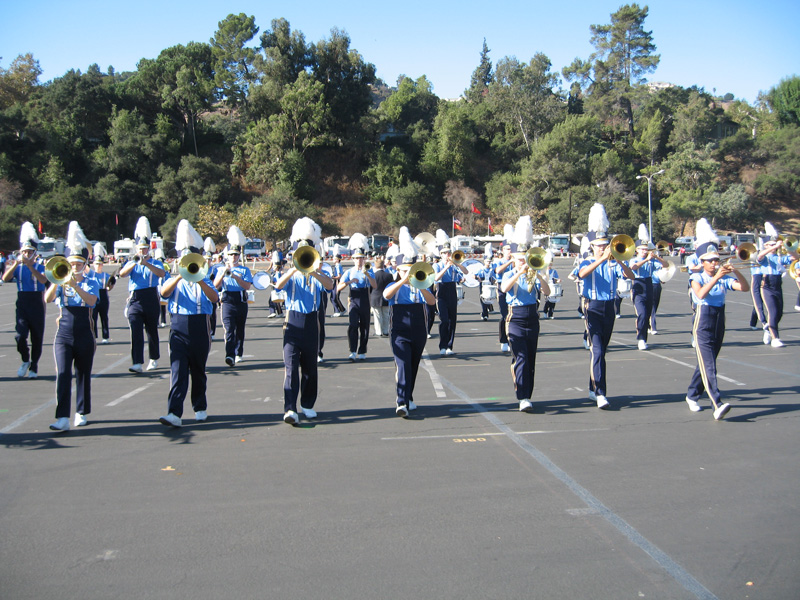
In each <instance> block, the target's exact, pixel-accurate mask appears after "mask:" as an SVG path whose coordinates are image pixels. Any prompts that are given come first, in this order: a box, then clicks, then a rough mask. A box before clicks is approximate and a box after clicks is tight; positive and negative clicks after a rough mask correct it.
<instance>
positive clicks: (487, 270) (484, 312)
mask: <svg viewBox="0 0 800 600" xmlns="http://www.w3.org/2000/svg"><path fill="white" fill-rule="evenodd" d="M475 278H476V279H477V280H478V281H480V282H481V287H482V285H483V283H487V284H489V285H492V286H494V285H496V284H497V276H496V275H495V272H494V264H493V263H492V257H491V256H487V257H486V258H484V259H483V268H482V269H481V270H480V271H478V272H477V274H476V275H475ZM481 291H483V290H482V289H481ZM478 300H479V301H480V303H481V319H483V320H484V321H488V320H489V312H490V311H492V310H494V307H493V306H492V305H491V304H489V303H488V302H484V301H483V294H482V293H481V294H479V295H478Z"/></svg>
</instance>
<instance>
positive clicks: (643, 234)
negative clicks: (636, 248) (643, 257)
mask: <svg viewBox="0 0 800 600" xmlns="http://www.w3.org/2000/svg"><path fill="white" fill-rule="evenodd" d="M636 235H637V236H638V238H637V239H639V240H641V241H642V242H644V243H645V244H649V243H650V234H649V233H647V225H645V224H644V223H640V224H639V233H637V234H636Z"/></svg>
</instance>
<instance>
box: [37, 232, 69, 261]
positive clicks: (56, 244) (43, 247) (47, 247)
mask: <svg viewBox="0 0 800 600" xmlns="http://www.w3.org/2000/svg"><path fill="white" fill-rule="evenodd" d="M65 244H66V240H64V239H62V238H51V237H48V236H45V237H43V238H42V239H41V240H39V247H38V248H37V250H36V252H37V253H38V254H39V256H41V257H42V258H51V257H53V256H56V255H57V254H61V255H63V254H64V247H65Z"/></svg>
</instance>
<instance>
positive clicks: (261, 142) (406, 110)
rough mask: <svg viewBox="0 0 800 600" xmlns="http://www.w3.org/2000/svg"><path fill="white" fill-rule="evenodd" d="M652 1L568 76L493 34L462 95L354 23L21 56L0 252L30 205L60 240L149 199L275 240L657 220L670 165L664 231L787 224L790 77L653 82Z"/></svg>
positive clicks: (106, 225)
mask: <svg viewBox="0 0 800 600" xmlns="http://www.w3.org/2000/svg"><path fill="white" fill-rule="evenodd" d="M647 15H648V8H647V7H646V6H644V7H640V6H638V5H637V4H629V5H625V6H622V7H621V8H620V9H619V10H617V11H616V12H614V13H613V14H612V15H610V19H609V23H607V24H601V25H591V26H590V28H589V32H590V36H591V37H590V41H591V45H592V47H593V49H594V51H593V52H592V53H591V54H590V55H589V56H587V57H578V58H576V59H575V60H574V61H573V63H572V64H570V65H568V66H566V67H564V68H563V69H562V70H561V71H560V72H559V71H558V70H557V69H554V67H553V65H552V64H551V61H550V59H549V58H548V57H547V55H546V54H545V53H544V52H542V51H541V50H539V49H534V48H532V49H531V56H530V57H529V58H517V57H514V56H506V57H501V58H499V59H498V60H496V61H493V60H492V57H491V50H490V48H489V47H488V45H487V43H486V41H484V44H483V48H482V49H480V51H479V52H478V51H477V50H478V49H476V59H477V60H476V63H477V64H476V68H475V71H474V73H473V75H472V77H471V79H470V81H469V82H465V85H466V86H468V87H466V89H465V91H464V95H463V98H462V99H460V100H459V101H446V100H443V99H440V98H438V97H437V96H436V95H435V94H434V93H433V86H432V84H431V82H430V81H429V80H428V79H427V78H426V77H425V76H424V75H423V76H420V77H418V78H417V79H411V78H408V77H401V78H400V79H399V80H398V81H397V82H395V85H394V86H392V87H390V86H388V85H387V84H386V83H384V82H383V81H380V80H379V79H378V78H377V77H376V69H375V66H374V65H373V64H371V63H370V62H368V60H367V59H366V58H365V57H362V56H361V54H360V53H359V52H358V51H357V50H356V49H354V48H352V47H351V43H350V38H349V36H348V35H347V33H346V32H344V31H342V30H338V29H332V30H331V31H330V35H329V36H328V37H327V38H325V39H322V40H319V41H317V42H312V41H309V40H306V38H305V36H304V35H303V33H302V32H300V31H298V30H295V29H292V27H291V25H290V24H289V22H288V21H286V20H285V19H280V18H277V19H274V20H273V21H272V22H271V23H270V24H269V28H268V29H266V30H264V31H263V32H261V30H260V27H259V26H257V25H256V23H255V19H254V18H253V17H251V16H247V15H245V14H238V15H234V14H231V15H228V16H227V17H225V18H224V19H223V20H222V21H220V22H219V25H218V29H217V31H216V32H214V33H213V36H212V37H211V38H210V39H209V41H208V42H207V43H198V42H190V43H187V44H186V45H177V46H173V47H171V48H166V49H164V50H163V51H162V52H161V53H160V54H159V55H158V56H157V57H156V58H152V59H150V58H143V59H141V60H140V61H139V63H138V64H137V69H136V71H135V72H125V73H117V72H115V71H114V69H113V68H111V67H109V68H108V69H107V70H106V71H105V72H103V71H101V70H100V68H99V67H98V66H97V65H92V66H90V67H89V68H88V69H87V70H86V72H81V71H79V70H71V71H69V72H67V73H65V74H64V75H63V76H61V77H58V78H55V79H53V80H52V81H49V82H46V83H40V82H39V76H40V75H41V69H40V68H39V64H38V62H37V61H36V59H35V57H34V56H32V55H30V54H26V55H20V56H18V57H16V58H15V59H14V60H12V61H11V63H10V64H9V66H8V67H7V68H0V207H2V211H0V248H2V249H4V250H10V249H16V248H17V243H18V232H19V226H20V224H21V223H22V222H23V221H25V220H30V221H32V222H33V223H34V224H37V223H42V227H43V230H44V231H45V232H47V233H50V234H52V235H55V236H61V235H63V233H64V232H65V231H66V227H67V223H68V222H69V221H70V220H73V219H77V220H79V221H80V223H81V225H82V226H83V228H84V230H85V231H86V232H87V234H89V236H90V237H92V238H95V239H99V240H105V241H107V242H109V243H110V242H111V241H113V240H115V239H118V238H120V237H125V236H130V235H131V234H132V232H133V228H134V225H135V222H136V220H137V219H138V218H139V216H140V215H146V216H147V217H149V219H150V221H151V223H152V225H153V228H154V230H157V231H159V232H161V233H162V234H163V235H164V237H166V238H167V239H170V238H172V237H173V236H174V231H175V228H176V226H177V223H178V221H179V220H180V219H182V218H187V219H189V220H190V221H191V222H192V223H193V224H194V225H195V227H196V228H197V230H198V231H199V232H200V233H201V234H202V235H204V236H205V235H210V236H212V237H214V238H215V239H217V240H222V239H224V234H225V232H226V231H227V229H228V227H229V226H230V225H231V224H238V225H239V226H240V227H241V228H242V229H243V230H244V232H245V233H246V234H247V235H248V236H251V237H261V238H265V239H268V240H281V239H283V238H285V237H286V236H287V234H288V231H289V230H290V228H291V225H292V223H293V222H294V220H295V219H296V218H298V217H300V216H309V217H312V218H313V219H315V220H317V221H318V222H319V223H321V224H322V225H323V230H324V232H325V234H326V235H333V234H339V233H344V234H349V233H353V232H355V231H361V232H363V233H372V232H383V233H389V234H393V233H395V232H396V230H397V229H398V228H399V227H400V226H401V225H407V226H408V227H409V228H410V229H411V230H412V231H414V232H416V231H434V230H435V229H436V228H438V227H442V228H445V229H447V230H448V231H449V227H450V222H451V221H450V220H451V216H453V215H454V216H456V217H457V218H459V219H460V220H461V221H462V223H463V227H464V230H465V233H485V232H486V231H487V220H488V219H491V223H492V224H493V225H495V227H496V228H497V230H498V231H501V230H502V224H503V223H505V222H514V221H516V219H517V218H518V217H519V216H520V215H522V214H530V215H531V216H532V217H533V219H534V223H535V227H536V229H537V230H538V231H540V232H547V231H560V232H566V231H573V232H578V231H582V230H583V229H584V227H585V225H586V219H587V216H588V212H589V208H590V207H591V205H592V204H593V203H594V202H598V201H599V202H602V203H604V204H605V205H606V208H607V211H608V214H609V218H610V220H611V222H612V224H613V226H614V229H615V231H618V232H625V233H629V234H633V233H635V231H636V227H637V226H638V224H639V223H641V222H645V221H646V220H647V202H648V196H647V181H646V179H645V178H643V177H640V178H638V179H637V176H642V175H644V176H647V175H652V174H654V173H657V172H659V171H662V170H663V173H660V174H658V175H655V176H654V177H652V182H653V208H654V229H655V232H654V237H655V238H656V239H660V238H674V237H675V236H677V235H681V234H683V233H686V232H688V231H689V229H690V228H691V226H692V223H693V222H694V221H695V220H697V219H698V218H700V217H703V216H705V217H709V218H712V219H713V224H714V226H715V227H716V228H717V229H720V230H738V231H742V230H745V229H750V230H754V229H758V228H760V227H762V226H763V222H764V220H765V219H770V220H774V221H775V222H776V223H779V224H780V226H779V227H780V228H781V229H784V230H794V231H797V230H798V229H799V227H798V224H799V221H800V210H799V209H798V206H797V202H796V198H797V196H798V192H800V78H799V77H797V76H791V77H787V78H786V79H784V80H782V81H780V82H776V83H775V86H774V87H773V88H772V89H771V90H770V91H769V92H767V93H764V94H762V95H761V96H760V97H759V99H758V100H757V102H755V104H753V105H751V104H748V103H746V102H744V101H740V100H736V99H734V98H733V97H732V96H731V95H730V94H727V95H724V96H716V95H714V94H710V93H708V92H707V91H705V90H704V89H702V88H697V87H693V88H682V87H679V86H674V85H658V86H656V85H652V84H650V83H648V80H647V76H648V75H649V74H651V73H652V72H653V71H654V70H655V69H656V67H657V66H658V63H659V61H660V55H659V54H658V53H657V46H656V38H655V37H654V35H653V32H651V31H648V30H647V28H646V19H647ZM473 207H475V208H476V209H477V210H473ZM478 212H480V214H478Z"/></svg>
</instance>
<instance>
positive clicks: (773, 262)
mask: <svg viewBox="0 0 800 600" xmlns="http://www.w3.org/2000/svg"><path fill="white" fill-rule="evenodd" d="M764 231H765V232H766V234H767V235H768V236H769V237H770V241H768V242H766V243H765V244H764V249H763V250H761V251H760V252H759V253H758V258H757V260H758V264H759V266H760V267H761V298H762V300H763V301H764V311H765V313H766V317H767V327H766V329H765V330H764V343H765V344H771V345H772V347H773V348H780V347H782V346H783V342H782V341H781V339H780V336H779V335H778V323H780V321H781V317H783V283H782V281H781V278H782V275H783V272H784V271H785V270H786V267H787V266H788V265H789V264H791V262H792V260H797V258H798V256H797V252H796V251H795V250H791V249H789V248H787V247H786V245H785V244H784V243H783V240H782V239H779V237H780V236H779V235H778V230H777V229H775V227H774V226H773V225H772V223H769V222H767V223H764ZM781 248H783V249H784V250H785V251H786V253H785V254H778V252H779V250H780V249H781ZM770 340H771V341H770Z"/></svg>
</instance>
